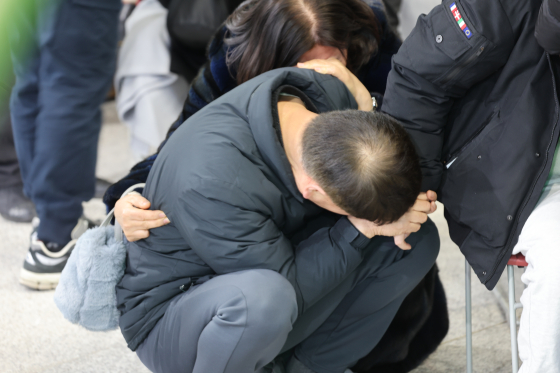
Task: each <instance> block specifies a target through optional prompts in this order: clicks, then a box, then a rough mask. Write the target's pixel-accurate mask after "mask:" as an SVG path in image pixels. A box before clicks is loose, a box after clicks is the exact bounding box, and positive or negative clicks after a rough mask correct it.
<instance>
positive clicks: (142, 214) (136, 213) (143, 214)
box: [121, 206, 167, 222]
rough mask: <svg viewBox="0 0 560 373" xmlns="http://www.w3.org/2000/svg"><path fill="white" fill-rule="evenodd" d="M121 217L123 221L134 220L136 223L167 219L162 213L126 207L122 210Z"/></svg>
mask: <svg viewBox="0 0 560 373" xmlns="http://www.w3.org/2000/svg"><path fill="white" fill-rule="evenodd" d="M121 216H122V217H123V218H124V219H125V220H131V221H132V220H134V221H138V222H147V221H152V220H159V219H164V218H167V216H166V215H165V213H164V212H163V211H159V210H155V211H151V210H142V209H139V208H137V207H134V206H127V207H125V208H123V209H122V211H121Z"/></svg>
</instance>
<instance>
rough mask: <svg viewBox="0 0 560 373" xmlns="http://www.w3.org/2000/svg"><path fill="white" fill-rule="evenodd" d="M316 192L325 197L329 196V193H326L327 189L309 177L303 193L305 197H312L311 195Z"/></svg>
mask: <svg viewBox="0 0 560 373" xmlns="http://www.w3.org/2000/svg"><path fill="white" fill-rule="evenodd" d="M315 193H319V194H321V195H322V196H324V197H328V196H327V193H325V191H324V190H323V188H321V187H320V186H319V184H317V182H315V180H313V179H311V178H310V179H309V181H308V183H307V184H306V185H305V189H304V193H303V198H305V199H311V198H310V197H311V196H312V195H313V194H315Z"/></svg>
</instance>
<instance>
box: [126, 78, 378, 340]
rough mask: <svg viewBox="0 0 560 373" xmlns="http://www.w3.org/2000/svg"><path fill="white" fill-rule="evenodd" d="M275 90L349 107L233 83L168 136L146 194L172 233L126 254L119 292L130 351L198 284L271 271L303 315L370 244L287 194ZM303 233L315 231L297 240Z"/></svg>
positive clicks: (333, 91)
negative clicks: (171, 305)
mask: <svg viewBox="0 0 560 373" xmlns="http://www.w3.org/2000/svg"><path fill="white" fill-rule="evenodd" d="M283 86H289V87H295V88H296V89H293V88H282V89H288V90H290V93H295V94H299V95H301V97H302V98H303V99H304V101H307V105H308V107H309V108H314V109H315V108H316V110H317V111H318V112H325V111H331V110H343V109H356V108H357V104H356V102H355V100H354V98H353V97H352V95H351V94H350V92H349V91H348V90H347V89H346V87H345V86H344V85H343V84H342V83H341V82H340V81H339V80H338V79H336V78H333V77H332V76H329V75H321V74H318V73H315V72H313V71H310V70H302V69H297V68H285V69H278V70H274V71H270V72H268V73H265V74H263V75H261V76H259V77H257V78H255V79H252V80H251V81H249V82H247V83H245V84H242V85H241V86H239V87H237V88H235V89H234V90H232V91H231V92H229V93H227V94H225V95H224V96H222V97H220V98H219V99H217V100H216V101H214V102H212V103H211V104H209V105H208V106H206V107H205V108H204V109H202V110H200V111H199V112H197V113H196V114H195V115H193V116H192V117H191V118H189V119H188V120H187V121H186V122H185V123H184V124H183V125H182V126H180V127H179V128H178V129H177V132H176V133H175V135H174V136H172V137H171V138H170V140H169V142H168V143H167V144H166V145H165V147H164V148H163V150H162V151H161V153H160V154H159V156H158V158H157V160H156V162H155V164H154V166H153V168H152V170H151V172H150V175H149V177H148V181H147V185H146V188H145V190H144V196H145V197H146V198H148V200H150V201H152V208H153V209H161V210H162V211H165V213H166V214H167V216H168V217H169V219H170V220H171V223H170V224H169V225H166V226H164V227H161V228H157V229H153V230H152V231H151V235H150V237H149V238H147V239H145V240H141V241H138V242H134V243H130V244H128V257H127V266H126V273H125V275H124V277H123V279H122V281H121V282H120V283H119V285H118V286H117V300H118V307H119V309H120V311H121V312H122V316H121V318H120V327H121V330H122V333H123V335H124V337H125V339H126V340H127V342H128V346H129V347H130V348H131V349H132V350H135V349H136V348H137V347H138V345H139V344H140V343H141V342H142V341H143V340H144V338H145V337H146V336H147V334H148V333H149V332H150V331H151V329H152V328H153V327H154V325H155V324H156V323H157V321H158V320H159V319H160V318H161V317H162V316H163V314H164V313H165V310H166V308H167V306H168V304H169V302H170V301H171V299H172V298H173V297H175V296H177V295H178V294H180V293H181V291H182V289H186V288H188V287H189V286H190V284H191V282H193V281H195V280H196V279H199V278H201V279H200V280H198V281H199V282H200V281H204V280H205V279H207V278H208V276H214V275H220V274H224V273H230V272H234V271H240V270H246V269H251V268H264V269H271V270H274V271H277V272H278V273H280V274H282V275H283V276H284V277H286V278H287V279H288V280H289V281H290V282H291V283H292V285H293V287H294V289H295V291H296V296H297V302H298V307H299V312H300V313H301V312H303V311H304V310H306V309H307V308H308V307H310V306H311V305H313V304H314V303H315V302H316V301H317V300H319V299H320V298H321V297H322V296H323V295H325V294H326V293H328V292H329V291H330V290H332V289H333V288H334V287H336V286H337V284H339V283H340V282H341V281H342V280H343V279H344V278H346V276H347V275H348V274H350V273H351V272H352V271H353V270H354V269H355V268H356V267H357V266H358V264H359V263H360V262H361V261H362V249H363V248H364V247H365V246H366V245H367V243H368V242H369V240H368V239H367V238H366V237H365V236H363V235H362V234H361V233H360V232H359V231H358V230H356V228H355V227H354V226H353V225H352V224H351V223H350V222H349V220H348V219H347V218H346V217H340V216H337V215H334V214H331V213H329V212H327V211H325V210H322V209H320V208H319V207H317V206H316V205H314V204H313V203H311V202H309V201H306V200H305V199H303V197H302V195H301V194H300V193H299V191H298V189H297V187H296V184H295V180H294V177H293V174H292V171H291V167H290V164H289V163H288V160H287V158H286V154H285V152H284V150H283V148H282V145H281V139H280V138H279V136H278V134H279V130H278V128H277V125H276V126H275V122H277V120H278V119H277V114H276V111H277V109H276V108H277V100H278V94H279V92H280V90H281V89H279V88H280V87H283ZM298 90H299V91H301V92H300V93H298ZM276 124H277V123H276ZM308 224H315V225H316V227H317V229H316V230H314V231H315V233H314V234H313V235H311V237H301V236H300V235H298V231H301V230H302V229H304V228H305V226H306V225H308Z"/></svg>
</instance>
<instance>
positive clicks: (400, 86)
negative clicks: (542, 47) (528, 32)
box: [382, 0, 530, 190]
mask: <svg viewBox="0 0 560 373" xmlns="http://www.w3.org/2000/svg"><path fill="white" fill-rule="evenodd" d="M527 2H528V1H525V0H508V1H504V2H502V1H499V0H444V1H443V3H442V4H441V5H438V6H436V7H435V8H434V9H433V10H432V11H431V12H430V13H429V14H428V15H422V16H420V18H419V19H418V23H417V24H416V27H415V28H414V30H413V31H412V33H411V34H410V36H409V37H408V38H407V39H406V40H405V42H404V43H403V45H402V47H401V48H400V50H399V52H398V53H397V54H396V55H395V56H394V58H393V69H392V70H391V72H390V73H389V77H388V81H387V91H386V94H385V98H384V102H383V107H382V111H384V112H385V113H387V114H389V115H391V116H393V117H395V118H396V119H398V120H399V121H400V122H401V123H402V125H403V126H404V127H405V128H406V130H407V132H408V133H409V135H410V136H411V138H412V141H413V142H414V144H415V146H416V148H417V151H418V153H419V156H420V164H421V167H422V174H423V183H422V189H423V190H438V187H439V184H440V181H441V176H442V172H443V164H442V159H441V153H442V146H443V142H444V127H445V125H446V124H447V121H448V116H449V114H450V111H451V110H452V108H453V105H454V103H455V102H456V100H459V99H461V98H462V97H464V96H465V94H466V93H467V91H468V90H469V89H470V88H471V87H473V86H474V85H476V84H477V83H478V82H480V81H482V80H483V79H485V78H487V77H488V76H490V75H491V74H493V73H494V72H496V71H498V70H499V69H500V68H501V67H502V66H503V65H504V64H505V63H506V62H507V60H508V57H509V55H510V54H511V50H512V48H513V46H514V45H515V39H516V34H518V30H519V28H520V27H523V25H524V16H525V14H526V13H527V9H529V8H530V6H528V5H525V3H527ZM462 22H464V25H463V23H462ZM463 26H464V27H463ZM467 30H468V31H467Z"/></svg>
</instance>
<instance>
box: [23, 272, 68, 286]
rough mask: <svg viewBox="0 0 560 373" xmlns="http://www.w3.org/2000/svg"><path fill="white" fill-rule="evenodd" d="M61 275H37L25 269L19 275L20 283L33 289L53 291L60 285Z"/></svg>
mask: <svg viewBox="0 0 560 373" xmlns="http://www.w3.org/2000/svg"><path fill="white" fill-rule="evenodd" d="M58 280H60V273H35V272H30V271H28V270H26V269H24V268H22V269H21V272H20V274H19V282H20V284H22V285H25V286H27V287H29V288H31V289H36V290H52V289H54V288H56V285H58Z"/></svg>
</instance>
